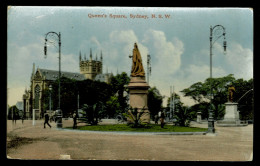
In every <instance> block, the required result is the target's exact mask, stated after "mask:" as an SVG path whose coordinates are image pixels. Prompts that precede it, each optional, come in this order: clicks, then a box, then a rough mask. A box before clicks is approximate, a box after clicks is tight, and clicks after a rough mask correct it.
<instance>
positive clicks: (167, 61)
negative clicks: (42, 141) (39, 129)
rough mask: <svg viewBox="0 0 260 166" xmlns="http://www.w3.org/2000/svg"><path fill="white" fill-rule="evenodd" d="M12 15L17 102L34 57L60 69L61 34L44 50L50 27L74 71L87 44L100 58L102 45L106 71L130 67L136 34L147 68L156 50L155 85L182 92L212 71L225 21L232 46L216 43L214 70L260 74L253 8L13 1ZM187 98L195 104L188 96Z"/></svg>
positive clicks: (11, 98) (11, 62) (12, 87)
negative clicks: (211, 39) (42, 4)
mask: <svg viewBox="0 0 260 166" xmlns="http://www.w3.org/2000/svg"><path fill="white" fill-rule="evenodd" d="M7 16H8V28H7V30H8V38H7V39H8V41H7V44H8V50H7V54H8V55H7V61H8V64H7V75H8V82H7V86H8V87H7V88H8V104H9V105H13V104H16V102H17V101H22V95H23V93H24V90H25V88H29V86H30V76H31V73H32V68H33V63H35V66H36V67H39V68H45V69H52V70H58V49H57V48H58V43H57V42H56V45H51V44H49V46H48V55H47V58H44V52H43V48H44V39H45V34H46V33H47V32H50V31H54V32H57V33H59V32H60V33H61V43H62V46H61V53H62V56H61V70H62V71H69V72H79V52H80V51H81V53H82V55H83V57H84V55H86V57H87V58H89V52H90V49H92V54H93V55H94V58H95V56H96V55H97V57H98V58H99V57H100V53H101V51H102V54H103V72H106V71H107V70H108V72H113V73H114V74H116V72H117V70H118V72H119V73H121V72H123V71H124V72H127V73H128V74H130V70H131V59H130V58H129V55H131V54H132V49H133V48H134V43H135V42H136V43H137V44H138V46H139V50H140V52H141V56H142V60H143V65H144V68H145V71H146V62H147V61H146V60H147V54H150V55H151V65H152V73H151V76H150V77H149V78H150V79H149V83H150V86H152V87H153V86H156V87H157V88H158V89H159V91H160V93H161V94H162V95H165V96H169V95H170V86H174V91H175V92H176V93H178V94H179V95H182V94H181V93H180V92H179V91H181V90H183V89H184V88H187V87H189V86H190V85H192V84H193V83H195V82H198V81H201V82H204V81H205V79H207V78H208V77H209V74H210V73H209V60H210V58H209V36H210V26H213V27H214V26H215V25H219V24H220V25H222V26H224V27H225V29H226V41H227V53H226V55H225V54H223V47H222V43H223V37H222V38H219V39H218V40H217V41H216V42H215V43H214V45H213V46H214V47H213V77H223V76H226V75H228V74H234V76H235V78H243V79H245V80H248V79H250V78H253V11H252V10H251V9H246V8H244V9H239V8H233V9H232V8H225V9H223V8H222V9H220V8H197V9H196V8H147V7H145V8H143V7H140V8H136V7H135V8H122V7H121V8H113V7H107V8H102V7H91V8H88V7H70V8H69V7H14V6H13V7H11V8H9V10H8V15H7ZM95 16H98V17H95ZM133 16H135V17H133ZM160 16H162V17H161V18H160ZM219 32H220V33H221V30H220V31H219ZM49 39H50V40H51V38H49ZM214 39H216V38H214ZM53 40H54V41H55V40H56V39H55V38H53ZM182 102H184V104H185V105H192V104H193V102H192V100H191V99H189V98H184V97H182ZM164 105H165V102H164Z"/></svg>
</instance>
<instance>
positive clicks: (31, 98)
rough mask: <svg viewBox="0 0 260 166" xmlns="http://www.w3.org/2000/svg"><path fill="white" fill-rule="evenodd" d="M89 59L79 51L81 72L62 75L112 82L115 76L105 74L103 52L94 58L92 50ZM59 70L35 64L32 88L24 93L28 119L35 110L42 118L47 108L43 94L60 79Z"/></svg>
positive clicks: (63, 75)
mask: <svg viewBox="0 0 260 166" xmlns="http://www.w3.org/2000/svg"><path fill="white" fill-rule="evenodd" d="M89 58H90V59H89V60H88V59H86V55H85V57H84V59H82V57H81V52H80V53H79V68H80V72H79V73H73V72H64V71H61V77H66V78H70V79H75V80H78V81H82V80H85V79H90V80H94V81H100V82H106V83H110V80H111V78H112V76H113V74H112V73H104V74H103V69H102V66H103V57H102V52H101V55H100V59H99V60H98V59H97V55H96V58H95V60H93V59H92V51H91V50H90V55H89ZM58 76H59V71H56V70H49V69H42V68H37V69H35V64H33V70H32V75H31V83H30V87H29V88H30V89H28V90H27V89H25V93H24V95H23V106H24V109H23V110H24V114H25V118H26V119H31V118H32V112H33V110H35V118H36V119H40V118H42V117H43V113H44V111H46V110H43V98H42V96H43V95H42V94H43V92H44V90H48V89H49V88H50V85H51V84H52V83H53V82H54V81H55V80H56V79H58Z"/></svg>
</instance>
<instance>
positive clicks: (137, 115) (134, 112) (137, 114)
mask: <svg viewBox="0 0 260 166" xmlns="http://www.w3.org/2000/svg"><path fill="white" fill-rule="evenodd" d="M143 114H144V108H143V109H142V110H141V111H138V109H137V108H132V107H130V109H129V111H128V113H123V115H124V116H125V117H126V118H128V119H129V120H130V122H129V125H130V126H131V127H133V128H140V127H144V126H145V125H144V124H143V123H142V119H141V117H142V115H143Z"/></svg>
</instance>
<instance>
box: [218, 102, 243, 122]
mask: <svg viewBox="0 0 260 166" xmlns="http://www.w3.org/2000/svg"><path fill="white" fill-rule="evenodd" d="M237 105H238V103H233V102H227V103H225V106H226V109H225V111H226V112H225V116H224V119H223V120H220V121H218V122H217V126H223V127H225V126H227V127H232V126H245V125H247V124H241V122H240V119H239V112H238V110H237Z"/></svg>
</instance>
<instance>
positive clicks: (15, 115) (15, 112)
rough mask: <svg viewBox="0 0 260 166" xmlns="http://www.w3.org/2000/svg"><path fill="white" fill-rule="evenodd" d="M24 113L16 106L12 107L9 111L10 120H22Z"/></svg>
mask: <svg viewBox="0 0 260 166" xmlns="http://www.w3.org/2000/svg"><path fill="white" fill-rule="evenodd" d="M21 116H22V112H21V111H20V110H19V109H18V108H17V107H16V105H13V106H11V107H10V108H9V109H8V119H9V120H10V119H20V118H21Z"/></svg>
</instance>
